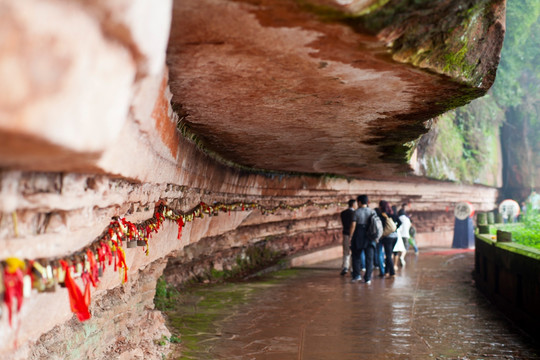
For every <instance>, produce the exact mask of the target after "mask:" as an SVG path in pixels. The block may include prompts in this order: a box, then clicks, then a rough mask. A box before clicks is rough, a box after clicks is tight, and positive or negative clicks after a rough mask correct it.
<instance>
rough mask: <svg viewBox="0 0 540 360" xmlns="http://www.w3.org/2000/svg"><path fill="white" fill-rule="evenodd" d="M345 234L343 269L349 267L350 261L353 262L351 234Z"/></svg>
mask: <svg viewBox="0 0 540 360" xmlns="http://www.w3.org/2000/svg"><path fill="white" fill-rule="evenodd" d="M342 235H343V266H342V268H343V269H348V268H349V263H350V262H351V236H350V235H345V234H342Z"/></svg>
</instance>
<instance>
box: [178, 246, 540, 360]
mask: <svg viewBox="0 0 540 360" xmlns="http://www.w3.org/2000/svg"><path fill="white" fill-rule="evenodd" d="M407 260H408V261H407V266H406V268H404V269H403V270H401V272H400V273H399V274H398V275H397V276H396V277H395V278H394V279H379V278H377V279H374V280H373V282H372V284H370V285H366V284H362V283H351V282H350V281H349V279H348V278H343V277H340V276H339V275H338V270H337V269H338V268H339V260H336V261H330V262H326V263H322V264H319V265H317V266H316V267H311V268H303V269H294V270H287V271H284V272H281V273H275V274H273V275H271V276H269V277H268V278H265V279H261V280H258V281H253V282H250V283H242V284H234V285H231V284H229V285H223V286H216V287H206V288H204V289H198V290H196V291H194V292H192V293H190V294H183V295H182V301H183V304H182V305H180V306H179V307H178V309H177V310H176V311H173V312H171V313H169V323H170V325H172V326H174V327H175V329H174V330H173V331H178V332H179V333H181V334H182V335H181V338H182V345H181V346H180V349H179V351H181V352H182V353H181V355H179V354H177V356H181V359H198V360H201V359H280V360H288V359H291V360H292V359H295V360H297V359H304V360H305V359H309V360H323V359H333V360H345V359H351V360H352V359H355V360H357V359H540V344H538V343H536V344H535V343H534V342H533V340H532V339H529V338H527V337H525V335H523V334H522V333H521V332H520V330H519V329H517V328H516V327H514V326H513V325H512V324H511V323H510V322H509V321H508V320H507V319H506V318H504V317H503V316H502V315H501V314H500V313H498V312H497V310H496V309H495V308H494V307H492V306H491V304H490V303H489V302H488V301H487V300H486V299H485V298H484V297H483V296H482V295H481V294H480V293H479V292H478V291H477V290H476V288H475V287H474V283H473V280H472V276H471V272H472V269H473V262H474V255H473V253H472V252H470V251H467V250H465V251H456V250H444V251H439V252H436V251H424V252H422V253H421V254H420V256H418V257H415V256H414V255H412V256H408V258H407Z"/></svg>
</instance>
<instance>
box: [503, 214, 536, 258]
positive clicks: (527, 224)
mask: <svg viewBox="0 0 540 360" xmlns="http://www.w3.org/2000/svg"><path fill="white" fill-rule="evenodd" d="M497 228H498V229H500V230H504V231H509V232H511V233H512V241H513V242H516V243H518V244H522V245H525V246H530V247H532V248H536V249H540V213H539V212H538V211H533V210H532V209H529V211H527V215H526V216H525V217H524V218H523V220H522V222H521V223H518V224H504V225H500V226H497ZM497 228H494V229H493V233H496V231H497Z"/></svg>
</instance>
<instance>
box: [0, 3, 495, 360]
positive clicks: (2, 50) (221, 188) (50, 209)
mask: <svg viewBox="0 0 540 360" xmlns="http://www.w3.org/2000/svg"><path fill="white" fill-rule="evenodd" d="M261 4H262V5H269V4H270V3H266V2H264V1H262V2H261ZM321 4H324V3H321ZM356 4H358V3H356ZM482 4H484V3H482ZM493 4H494V5H493V6H494V7H496V4H498V3H496V2H494V3H493ZM484 5H485V4H484ZM484 5H482V6H484ZM199 6H204V7H199ZM291 6H292V9H293V10H296V9H295V8H294V3H293V2H287V1H283V2H276V3H275V4H274V5H272V6H258V5H256V4H250V3H247V2H230V1H217V0H216V1H209V0H204V1H200V2H197V1H177V2H176V4H175V12H176V14H178V11H180V14H181V15H182V14H183V15H182V16H181V17H180V18H178V17H175V25H174V29H173V33H172V37H171V39H172V40H171V43H170V50H169V53H168V60H167V61H168V62H169V63H170V64H171V66H172V71H171V76H170V77H169V72H168V69H167V68H165V63H164V58H165V54H166V44H167V39H168V35H169V26H170V21H171V16H172V3H171V1H160V2H153V1H150V0H136V1H127V0H126V1H125V0H115V1H104V0H94V1H67V0H39V1H38V0H22V1H9V0H0V39H2V41H0V84H1V86H0V168H1V170H0V259H5V258H7V257H8V256H17V257H21V258H26V259H41V258H47V259H57V258H64V257H69V256H71V255H72V254H73V253H74V252H76V251H79V250H80V249H82V248H84V247H85V246H87V245H88V244H90V243H92V242H93V241H94V240H95V239H96V237H98V236H99V235H100V234H101V232H102V231H103V230H104V229H105V228H106V227H107V225H108V224H109V222H110V220H111V217H112V216H125V217H126V218H127V219H128V220H130V221H133V222H139V221H143V220H146V219H148V218H150V217H151V215H152V213H153V210H154V206H155V204H156V202H158V201H165V202H166V203H167V204H169V205H170V206H171V207H173V208H174V209H178V210H184V211H187V210H189V209H191V208H193V207H194V206H195V205H197V204H198V203H199V202H201V201H204V202H206V203H209V204H211V203H213V202H214V201H220V202H225V203H230V202H236V201H243V202H257V203H259V204H261V205H264V206H270V207H273V206H277V205H278V204H280V203H284V204H288V205H300V204H304V203H306V202H307V201H308V200H309V201H312V202H313V203H316V204H317V203H331V202H338V201H342V202H344V201H346V200H348V199H349V198H350V197H352V196H356V195H358V194H360V193H368V194H370V196H371V201H372V203H376V202H377V201H378V200H380V199H382V198H384V199H386V200H389V201H390V202H392V203H400V202H404V201H411V202H412V205H413V211H414V212H415V213H416V214H417V215H418V219H429V221H428V220H426V221H422V222H423V225H422V224H418V225H419V226H418V227H419V231H421V232H422V231H424V232H425V233H426V234H428V235H429V234H432V235H434V234H436V235H440V234H441V233H440V232H439V231H440V230H441V229H442V230H444V231H447V230H449V229H450V227H451V225H450V224H449V221H450V220H451V217H450V216H449V214H451V211H452V209H453V206H454V204H455V203H456V202H458V201H462V200H464V199H466V200H468V201H470V202H472V203H473V204H474V205H475V207H476V208H477V210H491V209H492V208H493V207H494V204H495V199H496V197H497V190H496V189H492V188H487V187H473V186H463V185H456V184H451V183H440V182H430V181H427V180H424V179H421V178H416V177H403V176H401V177H399V178H398V177H397V175H391V176H387V178H386V180H389V181H384V182H380V181H373V180H352V179H351V180H346V179H343V178H330V177H317V176H300V175H284V174H281V175H280V174H269V173H257V172H252V171H245V170H241V169H238V168H230V167H227V166H226V165H224V164H222V163H219V162H216V161H215V160H214V159H212V158H211V157H209V156H208V155H207V154H205V153H203V152H201V151H200V149H198V148H197V146H196V145H195V144H194V142H192V141H190V140H187V139H186V138H185V137H182V135H181V134H180V133H179V131H178V130H177V123H178V121H179V120H182V121H181V122H182V123H183V124H184V125H186V124H187V123H186V122H185V120H186V119H188V118H189V121H190V123H189V126H187V125H186V126H187V127H184V130H185V131H186V133H187V134H189V135H194V137H195V139H196V140H197V139H205V144H209V146H208V148H209V149H211V150H214V151H219V152H220V154H222V156H225V157H228V156H229V155H230V154H233V153H237V154H240V155H241V156H242V158H235V159H233V160H235V161H238V162H240V163H243V164H244V165H253V166H257V167H263V168H275V169H278V168H279V169H283V170H292V171H299V172H334V173H340V172H341V170H343V169H344V168H345V167H346V168H347V169H351V172H347V173H348V174H349V175H362V176H373V177H380V176H382V175H383V174H386V175H388V174H390V173H392V172H394V171H397V170H402V169H404V167H403V166H402V165H399V164H397V165H386V164H385V163H383V162H382V161H381V157H388V156H390V157H391V154H390V153H388V152H387V151H386V150H385V149H390V148H395V146H396V144H397V143H399V141H398V140H399V139H400V141H401V142H400V145H399V146H401V145H402V144H403V142H405V141H408V140H411V139H413V138H414V137H415V136H417V135H418V134H419V133H420V132H421V131H420V128H422V129H423V122H424V120H425V119H427V117H429V116H431V115H432V114H434V113H437V112H439V111H441V110H442V109H444V108H446V107H447V106H448V102H446V100H448V101H451V100H453V99H455V96H458V97H459V96H461V95H462V94H463V91H465V90H466V91H465V93H466V94H468V95H470V94H469V92H473V93H474V94H473V95H476V94H477V91H478V92H482V91H483V90H484V89H483V88H480V87H475V86H476V85H474V84H472V85H471V84H458V83H456V82H455V81H453V80H452V79H450V78H446V77H445V76H442V75H435V74H433V73H430V72H427V71H424V70H420V69H418V68H414V67H413V66H410V65H403V64H402V65H399V64H397V63H396V62H395V61H392V60H391V59H390V55H391V54H390V53H388V51H387V48H386V47H385V46H384V43H383V42H381V41H379V40H378V39H377V37H375V36H373V35H364V34H361V33H359V32H355V31H354V30H353V28H352V27H350V26H345V25H343V23H342V22H332V21H330V22H327V21H322V20H321V19H320V18H317V17H316V16H315V14H314V13H313V12H312V11H304V10H305V9H304V10H302V9H300V10H302V11H298V12H297V11H290V10H291ZM482 9H486V11H487V10H488V9H489V7H488V6H487V5H486V6H485V7H482ZM497 9H498V8H497ZM188 10H189V11H188ZM199 10H201V11H202V10H204V11H205V14H204V15H203V14H201V13H200V12H199ZM182 11H188V12H187V13H182ZM489 13H490V14H491V12H489ZM201 17H202V18H206V19H209V20H211V21H210V22H203V23H201V24H202V26H203V28H202V29H206V30H204V31H203V30H201V28H191V27H190V24H193V23H196V22H197V19H200V18H201ZM323 20H324V19H323ZM492 20H493V21H495V22H497V21H498V20H497V19H495V20H494V19H492ZM179 21H180V22H179ZM182 21H183V22H182ZM280 24H282V25H280ZM201 31H203V32H201ZM182 36H184V38H182ZM206 55H212V56H211V57H206ZM497 55H498V54H496V52H495V51H494V52H493V56H497ZM486 56H487V55H486ZM252 60H253V61H252ZM182 66H185V68H184V70H182V68H181V67H182ZM188 69H189V71H187V70H188ZM169 79H170V80H169ZM169 84H170V85H171V88H172V89H173V90H174V96H175V97H176V98H177V100H175V102H174V106H175V109H176V110H177V113H174V112H173V110H172V108H171V106H170V100H171V97H172V94H171V93H170V92H169ZM188 85H189V86H188ZM244 85H245V87H244ZM265 94H266V96H265ZM276 95H279V96H277V97H276ZM179 96H185V99H186V100H189V101H184V100H183V99H181V101H179V100H178V97H179ZM442 100H444V101H442ZM441 101H442V103H441ZM456 101H457V103H460V102H463V99H462V98H460V99H458V100H456ZM263 109H266V110H267V112H263V111H262V110H263ZM411 109H413V111H411ZM400 114H401V115H400ZM420 115H421V116H420ZM321 119H324V121H321ZM389 119H392V120H391V121H390V120H389ZM273 120H276V121H273ZM204 121H208V123H203V122H204ZM197 122H198V123H197ZM411 129H412V130H411ZM390 130H391V132H390ZM404 130H405V131H404ZM408 130H411V131H410V132H409V131H408ZM192 131H195V133H192ZM381 132H385V133H384V134H381ZM389 133H391V141H390V142H386V140H384V139H386V137H387V136H389V135H388V134H389ZM209 139H210V140H211V141H212V142H211V144H210V143H209V142H208V140H209ZM246 140H249V141H246ZM212 144H213V146H210V145H212ZM231 144H232V145H233V147H229V145H231ZM338 144H341V145H343V146H338ZM351 154H353V155H354V156H353V157H351ZM397 154H398V155H399V154H402V152H401V150H400V151H398V152H397ZM292 155H294V156H292ZM314 159H316V162H314V161H313V160H314ZM368 164H369V168H370V169H372V170H370V171H365V169H367V168H368V167H367V165H368ZM278 165H279V166H278ZM340 169H341V170H340ZM342 173H343V172H342ZM340 210H341V208H337V207H335V206H330V207H327V208H324V207H322V208H321V207H316V206H307V207H305V208H302V209H300V210H298V211H296V212H290V211H286V210H280V211H278V212H277V213H276V214H273V215H267V216H263V215H262V214H261V213H260V212H258V210H250V211H245V212H233V213H231V215H230V216H228V215H226V214H220V215H219V216H213V217H205V218H204V219H198V220H197V221H195V222H193V223H189V224H188V225H187V226H186V227H185V228H184V231H183V236H182V239H181V240H177V238H176V237H177V227H176V224H174V223H170V222H167V223H166V224H165V225H164V227H163V229H162V230H161V231H160V233H159V234H157V235H156V236H154V238H152V242H151V246H150V253H149V256H146V255H145V254H144V253H143V252H142V250H141V249H140V248H137V249H126V255H127V263H128V266H129V272H128V275H129V282H128V283H127V284H124V285H122V283H121V280H120V278H119V275H118V274H117V273H114V272H112V271H107V272H105V276H104V277H103V278H101V282H100V284H99V286H98V287H97V288H96V289H94V291H93V293H92V296H93V301H92V304H93V305H92V308H91V310H92V314H93V318H92V319H91V320H89V322H88V323H85V324H82V325H81V324H79V323H78V322H77V321H76V320H74V317H73V315H72V313H71V311H70V307H69V300H68V296H67V291H66V289H64V288H60V287H58V288H57V290H56V292H54V293H46V294H37V293H33V294H32V295H31V297H30V298H29V299H26V300H25V301H24V305H23V307H22V311H21V313H20V314H19V316H18V317H17V321H16V326H15V327H14V328H10V327H9V326H8V324H7V317H6V316H3V317H2V318H1V319H0V357H2V358H6V359H38V358H43V357H48V358H55V357H56V358H69V357H70V356H71V357H72V358H77V357H79V358H81V357H89V358H106V359H109V358H137V357H141V358H145V359H146V358H153V359H159V358H161V352H163V351H164V349H163V348H160V347H158V346H157V345H156V344H155V343H154V342H153V340H154V337H156V336H157V337H160V335H166V334H167V331H166V329H165V328H164V327H163V321H162V319H161V317H160V316H159V314H156V313H155V312H154V311H153V305H152V295H153V292H154V287H155V279H156V278H157V277H158V276H159V275H160V274H161V271H162V269H163V267H164V266H165V263H166V261H167V257H169V256H172V255H174V257H175V260H173V261H171V263H174V262H176V263H182V264H189V266H190V269H191V270H189V269H188V270H189V271H191V272H194V273H196V272H197V271H202V269H204V268H205V267H206V265H212V266H218V267H219V266H221V267H223V266H227V262H226V261H225V260H224V261H221V262H220V260H219V259H220V257H221V258H222V259H226V258H227V256H229V258H230V257H232V256H234V255H235V254H234V251H237V249H242V248H245V247H246V246H247V245H249V244H253V243H257V242H260V241H265V239H266V240H268V239H273V241H274V244H275V245H276V246H278V247H280V248H283V249H287V250H288V251H289V252H291V253H292V252H295V251H299V250H301V249H310V248H313V247H315V246H319V245H323V244H328V243H334V242H336V241H339V222H338V218H337V214H338V212H339V211H340ZM424 225H425V228H423V227H422V226H424ZM428 225H429V226H428ZM211 251H212V252H211ZM228 253H229V255H227V254H228ZM182 271H183V270H182ZM179 274H180V273H179ZM179 276H183V275H181V274H180V275H179ZM4 314H5V308H4ZM141 331H142V332H143V333H144V334H145V335H146V337H142V336H140V334H141ZM15 343H16V345H17V346H15Z"/></svg>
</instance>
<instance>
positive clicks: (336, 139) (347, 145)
mask: <svg viewBox="0 0 540 360" xmlns="http://www.w3.org/2000/svg"><path fill="white" fill-rule="evenodd" d="M403 3H404V2H392V1H390V2H387V1H383V2H381V1H341V0H339V1H338V0H336V1H329V0H319V1H311V2H308V1H306V0H297V1H294V0H290V1H287V0H280V1H279V0H257V1H255V0H236V1H233V0H229V1H228V0H198V1H176V2H174V6H173V20H172V28H171V36H170V39H169V47H168V55H167V64H168V66H169V72H170V80H169V84H170V88H171V91H172V93H173V98H172V104H173V108H174V109H176V110H177V113H178V114H179V115H180V126H181V127H182V129H183V130H184V131H185V132H187V133H190V134H191V136H194V137H196V138H197V139H198V140H199V141H200V144H201V146H202V147H203V148H204V149H206V150H207V151H209V152H212V153H214V154H217V155H218V156H219V157H221V158H222V159H225V160H227V161H230V162H232V163H235V164H239V165H241V166H244V167H248V168H256V169H264V170H270V171H285V172H300V173H332V174H338V175H343V176H349V177H355V178H386V177H390V176H396V175H397V174H403V173H407V172H408V170H409V166H408V165H407V158H408V155H409V152H410V150H411V148H410V147H409V145H410V143H411V141H413V140H415V139H417V138H418V137H419V136H420V135H421V134H423V133H425V132H426V131H427V126H426V121H428V120H429V119H431V118H433V117H435V116H436V115H438V114H441V113H443V112H444V111H446V110H448V109H451V108H454V107H457V106H460V105H463V104H466V103H467V102H469V101H470V100H472V99H474V98H476V97H478V96H481V95H483V94H484V93H485V92H486V91H487V89H488V88H489V87H490V86H491V84H492V82H493V80H494V73H495V70H496V66H497V64H498V59H499V53H500V47H501V45H502V35H503V33H504V26H503V25H502V21H503V20H504V15H503V14H504V11H503V10H504V2H501V1H482V2H471V1H457V2H456V1H435V2H420V4H418V2H414V4H413V3H411V4H408V7H407V6H406V7H404V6H403ZM407 9H408V11H409V12H407V11H405V10H407ZM392 11H394V12H398V13H397V14H395V15H394V16H392V15H391V14H392ZM445 13H446V16H445ZM446 17H448V19H446ZM392 20H393V21H392ZM443 20H444V21H443ZM422 22H423V24H422ZM408 27H409V28H410V29H408ZM411 29H412V30H411ZM477 39H478V40H477ZM473 41H474V42H475V43H474V44H472V43H473Z"/></svg>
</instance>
